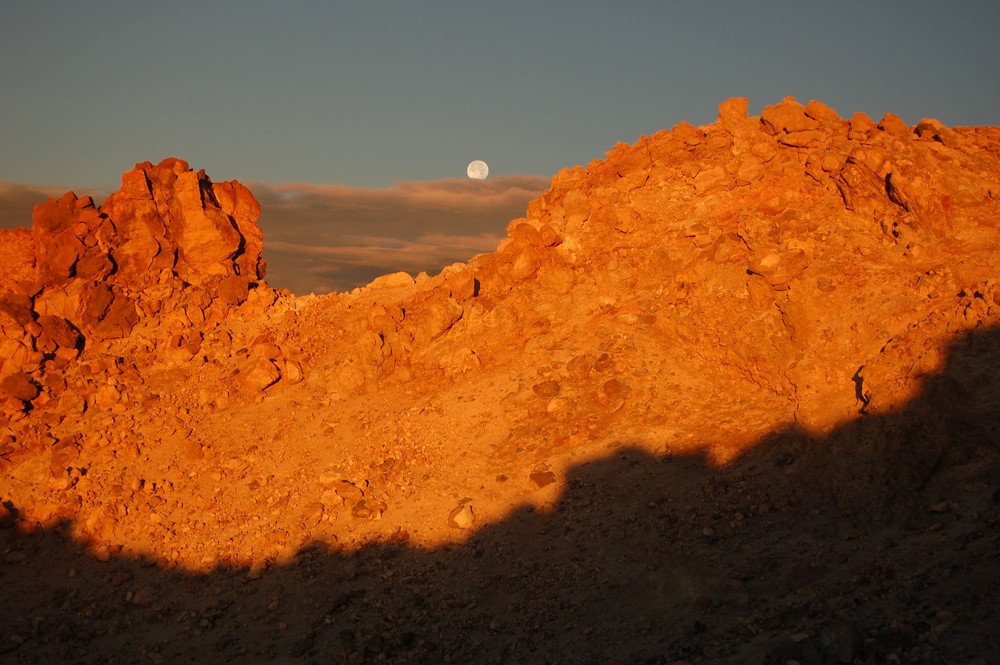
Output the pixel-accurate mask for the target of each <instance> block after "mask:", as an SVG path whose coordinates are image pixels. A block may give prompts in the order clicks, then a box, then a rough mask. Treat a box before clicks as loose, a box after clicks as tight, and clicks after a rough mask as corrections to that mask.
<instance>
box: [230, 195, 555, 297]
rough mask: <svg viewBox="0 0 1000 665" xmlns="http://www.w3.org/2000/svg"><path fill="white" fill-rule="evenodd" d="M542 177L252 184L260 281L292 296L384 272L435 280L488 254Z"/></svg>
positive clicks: (346, 285)
mask: <svg viewBox="0 0 1000 665" xmlns="http://www.w3.org/2000/svg"><path fill="white" fill-rule="evenodd" d="M548 185H549V178H547V177H542V176H507V177H500V178H494V179H490V180H485V181H467V180H456V179H449V180H429V181H421V182H405V183H400V184H398V185H396V186H394V187H389V188H385V189H371V188H361V187H347V186H344V185H305V184H289V185H275V184H270V183H251V184H250V185H248V186H249V187H250V190H251V191H252V192H253V193H254V196H256V197H257V200H258V201H260V204H261V219H260V224H261V227H262V228H263V230H264V257H265V258H266V259H267V262H268V272H267V280H268V283H270V284H272V285H273V286H276V287H281V288H287V289H289V290H290V291H292V292H293V293H297V294H304V293H310V292H314V293H323V292H328V291H347V290H350V289H352V288H354V287H355V286H361V285H363V284H367V283H368V282H370V281H371V280H372V279H374V278H375V277H378V276H379V275H383V274H386V273H389V272H397V271H401V270H402V271H406V272H409V273H411V274H414V275H416V274H417V273H419V272H422V271H423V272H428V273H430V274H434V273H436V272H438V271H440V270H441V269H442V268H444V267H445V266H448V265H450V264H452V263H456V262H459V261H468V260H469V259H471V258H472V257H473V256H475V255H476V254H480V253H483V252H489V251H493V250H494V249H496V246H497V244H499V242H500V241H501V240H502V239H503V238H504V237H505V235H506V226H507V222H509V221H510V220H511V219H514V218H516V217H521V216H523V215H524V214H525V210H526V209H527V205H528V202H529V201H531V199H533V198H535V197H537V196H539V195H541V194H542V192H544V191H545V189H546V188H547V187H548Z"/></svg>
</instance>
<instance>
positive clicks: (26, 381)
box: [0, 372, 41, 402]
mask: <svg viewBox="0 0 1000 665" xmlns="http://www.w3.org/2000/svg"><path fill="white" fill-rule="evenodd" d="M39 392H41V389H40V388H39V387H38V384H37V383H35V382H34V380H32V378H31V377H30V376H29V375H28V374H26V373H25V372H16V373H14V374H11V375H10V376H7V377H4V378H3V379H2V380H0V395H3V396H7V397H13V398H15V399H19V400H21V401H22V402H30V401H31V400H33V399H35V398H36V397H38V394H39Z"/></svg>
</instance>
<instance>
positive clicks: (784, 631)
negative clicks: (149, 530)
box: [0, 330, 1000, 663]
mask: <svg viewBox="0 0 1000 665" xmlns="http://www.w3.org/2000/svg"><path fill="white" fill-rule="evenodd" d="M998 370H1000V333H998V331H997V330H985V331H983V330H980V331H973V332H971V333H969V334H967V335H965V336H963V337H962V338H960V339H958V340H956V341H955V343H954V345H953V347H952V352H951V355H950V359H949V363H948V366H947V369H946V370H945V372H944V373H943V374H942V375H940V376H933V377H928V378H927V379H926V382H925V385H924V390H923V392H922V394H920V395H919V396H918V397H916V398H915V399H914V400H913V401H912V402H911V403H910V404H909V405H908V406H907V407H906V408H905V409H903V410H902V411H900V412H898V413H893V414H888V415H873V416H869V417H866V418H862V419H860V420H858V421H855V422H852V423H849V424H847V425H845V426H843V427H842V428H841V429H839V430H837V431H836V432H834V433H832V434H831V435H830V436H829V437H827V438H825V439H822V440H815V439H810V438H808V437H807V436H805V435H804V434H802V433H800V432H797V431H795V430H789V431H785V432H776V433H773V434H772V435H771V436H769V437H767V438H766V439H765V440H763V441H761V443H760V444H759V445H758V446H757V447H756V448H754V449H753V450H752V451H751V452H750V453H748V454H747V455H745V456H744V457H742V458H741V459H739V460H736V461H735V462H733V463H732V464H730V465H728V466H726V467H724V468H714V467H713V466H712V465H711V464H709V463H708V462H707V460H705V459H703V458H701V457H698V456H693V457H674V458H668V459H658V458H653V457H650V456H649V455H648V454H646V453H644V452H640V451H639V450H637V449H635V448H632V447H629V446H628V445H627V443H628V442H624V443H623V445H622V447H620V448H619V449H618V450H616V451H615V452H614V453H612V454H609V455H608V456H607V457H606V458H604V459H600V460H595V461H592V462H590V463H587V464H584V465H582V466H579V467H577V468H575V469H574V470H573V471H572V472H571V473H570V474H569V476H568V477H567V478H565V479H563V481H562V482H563V491H562V494H561V496H560V498H559V499H558V501H557V502H556V503H555V504H554V506H553V507H552V509H551V510H549V511H537V510H532V509H530V508H527V507H526V508H522V509H520V510H518V511H516V512H515V513H513V514H512V515H511V516H510V517H509V519H507V520H505V521H504V522H502V523H499V524H494V525H489V526H485V527H483V528H482V529H480V530H478V531H476V532H475V533H474V534H472V535H471V536H470V538H469V540H468V541H467V542H466V543H465V544H463V545H461V546H446V547H441V548H438V549H435V550H432V551H421V550H417V549H414V548H412V547H409V546H408V545H407V544H406V542H405V536H404V534H398V537H397V538H395V539H391V540H388V541H385V542H380V543H372V544H370V545H369V546H367V547H366V548H364V549H362V550H361V551H358V552H354V553H347V552H338V551H330V550H327V549H325V548H322V547H318V546H317V547H314V548H311V549H307V550H305V551H303V552H301V553H300V556H299V558H298V561H297V562H296V564H295V565H292V566H288V567H282V568H277V569H273V570H271V571H268V572H267V574H265V575H264V577H263V578H262V579H259V580H250V579H248V576H247V571H245V570H228V569H219V570H217V571H216V572H215V573H213V574H210V575H206V576H193V575H189V574H184V573H181V572H178V571H165V570H161V569H159V568H156V567H153V566H149V565H147V564H143V563H142V562H137V561H130V560H123V559H115V560H112V561H110V562H107V563H101V562H98V561H95V560H93V559H92V558H90V557H88V556H87V555H85V554H84V553H82V551H81V550H80V548H79V547H77V546H76V545H74V544H72V543H71V542H70V540H69V538H68V536H67V534H66V531H67V529H66V528H62V529H56V530H53V531H49V532H47V533H41V534H35V535H22V534H19V533H17V532H15V531H14V530H11V529H6V530H4V531H3V533H2V537H3V543H2V547H3V560H4V563H3V565H2V568H0V570H2V577H0V601H2V603H3V608H4V609H3V613H2V617H3V618H2V621H0V658H2V660H3V661H4V662H12V663H15V662H16V663H47V662H57V661H65V662H69V661H73V662H107V663H139V662H154V663H158V662H169V663H181V662H231V661H239V662H302V663H305V662H333V663H362V662H400V663H402V662H407V663H439V662H470V663H471V662H476V663H490V662H497V663H507V662H531V663H534V662H594V663H606V662H627V663H633V662H637V663H661V662H662V663H667V662H678V661H687V662H750V663H768V662H787V661H789V660H794V661H796V662H799V663H824V662H852V661H853V662H865V663H880V662H945V661H947V660H954V661H955V662H1000V647H998V646H997V643H996V641H995V639H993V638H992V637H991V636H992V635H996V634H998V633H1000V601H998V599H1000V562H998V559H997V556H996V552H997V551H998V546H1000V538H998V528H997V525H998V524H1000V509H998V506H997V502H998V500H1000V489H998V488H1000V481H998V478H1000V474H998V470H1000V451H998V439H1000V436H998V413H1000V396H998V393H1000V382H998V381H997V380H996V376H997V373H998ZM976 658H981V659H982V660H980V661H976V660H975V659H976Z"/></svg>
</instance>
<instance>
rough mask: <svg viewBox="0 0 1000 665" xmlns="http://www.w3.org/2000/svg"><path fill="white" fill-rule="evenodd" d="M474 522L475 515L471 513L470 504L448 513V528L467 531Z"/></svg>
mask: <svg viewBox="0 0 1000 665" xmlns="http://www.w3.org/2000/svg"><path fill="white" fill-rule="evenodd" d="M475 522H476V515H475V513H473V512H472V504H469V503H465V504H462V505H460V506H458V507H457V508H455V509H453V510H452V511H451V512H450V513H448V526H450V527H451V528H453V529H462V530H469V529H471V528H472V527H473V525H474V524H475Z"/></svg>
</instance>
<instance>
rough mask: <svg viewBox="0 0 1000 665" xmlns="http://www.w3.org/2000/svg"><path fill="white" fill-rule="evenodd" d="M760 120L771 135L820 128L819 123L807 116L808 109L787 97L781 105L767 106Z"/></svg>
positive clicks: (792, 98)
mask: <svg viewBox="0 0 1000 665" xmlns="http://www.w3.org/2000/svg"><path fill="white" fill-rule="evenodd" d="M760 119H761V123H763V125H764V126H765V127H766V128H767V129H768V131H769V132H770V133H771V134H780V133H785V134H790V133H792V132H804V131H811V130H814V129H818V128H819V123H818V122H817V121H816V120H814V119H813V118H810V117H809V116H808V115H806V107H804V106H803V105H802V104H800V103H799V102H797V101H795V98H794V97H785V99H784V100H782V101H781V103H780V104H774V105H771V106H765V107H764V110H763V111H761V113H760Z"/></svg>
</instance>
